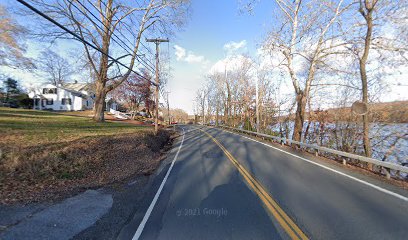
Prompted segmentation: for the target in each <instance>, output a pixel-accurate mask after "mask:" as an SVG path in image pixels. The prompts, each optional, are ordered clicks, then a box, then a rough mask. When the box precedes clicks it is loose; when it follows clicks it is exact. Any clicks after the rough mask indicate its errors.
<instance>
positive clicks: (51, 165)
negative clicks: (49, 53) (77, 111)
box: [0, 108, 169, 203]
mask: <svg viewBox="0 0 408 240" xmlns="http://www.w3.org/2000/svg"><path fill="white" fill-rule="evenodd" d="M0 136H1V138H0V149H1V156H0V192H2V194H1V196H0V202H3V203H11V202H15V201H27V200H41V199H47V198H54V197H55V196H58V195H59V194H60V193H61V192H67V191H68V192H69V191H71V190H73V189H81V188H88V187H92V186H100V185H103V184H106V183H110V182H114V181H117V180H121V179H124V178H126V177H129V176H131V175H134V174H148V173H150V172H152V171H153V170H154V169H155V168H156V167H157V166H158V164H159V162H160V156H161V154H160V149H162V148H163V147H164V146H165V144H166V143H167V142H168V140H169V134H168V133H167V132H165V131H163V132H161V134H160V135H159V136H157V137H156V136H154V135H153V134H152V131H151V129H150V128H145V127H137V126H134V125H130V124H121V123H111V122H109V123H108V122H107V123H95V122H93V121H91V120H90V119H88V118H83V117H73V116H65V115H60V114H55V113H52V112H44V111H34V110H22V109H6V108H0Z"/></svg>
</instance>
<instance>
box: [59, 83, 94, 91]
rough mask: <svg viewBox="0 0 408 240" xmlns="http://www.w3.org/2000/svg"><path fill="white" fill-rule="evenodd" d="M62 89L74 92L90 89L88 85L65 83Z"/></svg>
mask: <svg viewBox="0 0 408 240" xmlns="http://www.w3.org/2000/svg"><path fill="white" fill-rule="evenodd" d="M62 88H64V89H66V90H72V91H76V92H81V91H89V90H91V87H90V86H89V84H88V83H65V84H63V85H62Z"/></svg>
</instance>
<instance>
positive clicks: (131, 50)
mask: <svg viewBox="0 0 408 240" xmlns="http://www.w3.org/2000/svg"><path fill="white" fill-rule="evenodd" d="M69 2H70V3H71V4H72V6H74V7H75V8H76V9H78V10H79V11H80V12H81V13H83V14H84V15H85V17H86V18H88V19H89V21H91V22H92V23H93V24H94V25H95V26H96V27H98V28H99V29H100V30H102V31H105V30H104V29H102V27H100V26H99V25H98V24H97V23H95V22H94V21H93V20H92V19H91V18H90V17H89V16H88V15H87V14H86V13H85V12H83V11H81V10H80V9H79V8H78V7H77V6H76V5H75V4H74V3H73V2H72V1H69ZM75 2H78V4H80V5H81V6H82V7H83V8H84V9H85V11H87V12H89V14H91V15H92V16H93V17H94V18H95V19H96V20H97V21H98V22H100V23H101V24H102V25H103V26H104V27H105V28H106V29H107V30H108V31H110V28H109V27H108V26H106V25H105V24H104V23H103V22H102V21H101V20H100V19H99V18H98V17H97V16H95V14H93V13H92V11H91V10H89V9H88V8H87V7H86V6H85V5H84V4H82V3H81V2H80V1H75ZM88 2H89V4H91V5H92V6H93V7H94V8H95V9H96V10H97V11H98V12H99V13H101V12H100V11H99V10H98V8H97V7H96V6H95V5H94V4H93V3H92V2H90V1H89V0H88ZM101 15H102V17H104V16H103V14H101ZM104 18H105V17H104ZM118 32H119V33H121V32H120V31H118ZM121 35H122V36H123V37H124V38H125V39H126V40H128V42H130V43H131V44H133V43H132V42H131V41H130V40H129V39H128V38H126V36H124V35H123V34H122V33H121ZM114 37H116V38H117V39H118V40H119V41H120V42H122V43H123V44H124V45H125V46H126V47H127V48H128V49H129V50H130V52H133V49H132V48H131V47H129V46H128V45H127V44H126V43H125V42H124V41H123V40H122V39H121V38H119V37H118V36H117V35H116V34H115V33H114V32H112V40H113V41H114V42H115V43H116V44H118V45H119V46H120V47H121V48H122V49H123V50H125V52H127V53H128V54H130V55H131V53H130V52H128V51H127V50H126V49H125V47H123V46H122V45H121V44H120V43H118V41H116V39H115V38H114ZM136 58H137V61H138V62H139V63H140V64H142V65H143V66H144V67H146V68H148V69H149V68H150V69H149V70H150V71H151V72H152V73H153V72H154V68H153V67H152V66H150V65H149V64H147V63H145V62H142V61H140V60H139V57H138V56H137V55H136Z"/></svg>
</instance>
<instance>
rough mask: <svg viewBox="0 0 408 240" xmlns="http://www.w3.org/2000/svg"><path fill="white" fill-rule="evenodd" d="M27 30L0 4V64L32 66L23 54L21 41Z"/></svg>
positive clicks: (24, 49) (23, 49) (23, 48)
mask: <svg viewBox="0 0 408 240" xmlns="http://www.w3.org/2000/svg"><path fill="white" fill-rule="evenodd" d="M27 33H28V31H27V29H26V28H24V27H23V26H21V25H20V24H18V23H17V22H16V21H15V20H14V19H13V18H12V17H11V16H10V14H9V12H8V11H7V9H6V8H5V7H4V6H3V5H0V65H4V66H10V67H29V68H32V67H34V65H33V63H32V61H31V59H29V58H27V57H25V56H24V54H25V52H26V46H25V44H24V42H23V40H24V38H25V36H26V35H27Z"/></svg>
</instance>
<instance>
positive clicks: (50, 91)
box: [43, 88, 57, 94]
mask: <svg viewBox="0 0 408 240" xmlns="http://www.w3.org/2000/svg"><path fill="white" fill-rule="evenodd" d="M43 94H57V89H56V88H43Z"/></svg>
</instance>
